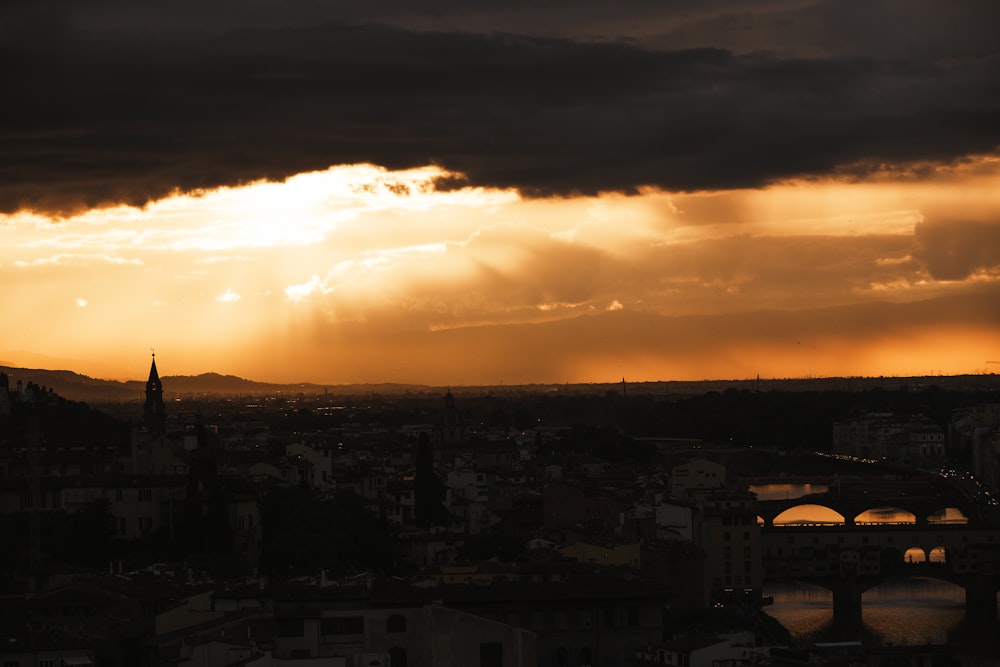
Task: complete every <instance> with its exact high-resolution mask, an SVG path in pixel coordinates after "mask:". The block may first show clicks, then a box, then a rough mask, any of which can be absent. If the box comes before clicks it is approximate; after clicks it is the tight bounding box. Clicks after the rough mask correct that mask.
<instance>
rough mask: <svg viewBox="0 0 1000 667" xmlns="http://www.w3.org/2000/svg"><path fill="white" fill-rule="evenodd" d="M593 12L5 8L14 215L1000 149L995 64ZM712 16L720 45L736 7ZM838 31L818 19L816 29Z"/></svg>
mask: <svg viewBox="0 0 1000 667" xmlns="http://www.w3.org/2000/svg"><path fill="white" fill-rule="evenodd" d="M355 4H357V3H355ZM766 4H768V6H773V7H775V8H777V9H775V11H778V10H779V9H780V10H781V11H784V12H789V11H792V10H791V9H782V8H783V7H784V5H785V4H786V3H781V2H773V3H766ZM789 4H790V3H789ZM891 4H892V3H879V6H880V7H885V6H888V5H891ZM331 6H334V5H331ZM586 6H588V7H591V8H592V9H593V10H594V11H595V12H597V10H598V9H600V10H601V11H600V12H597V13H596V14H595V13H591V14H589V15H588V14H586V13H585V12H584V13H582V14H581V13H580V12H570V9H568V8H567V9H566V10H565V12H566V13H565V15H566V16H573V17H575V18H574V20H573V21H570V22H569V23H568V24H567V31H566V33H567V35H568V36H565V37H560V38H553V37H541V36H537V35H529V34H527V33H528V30H525V31H524V34H520V35H517V34H513V33H511V32H508V33H502V34H501V33H490V32H486V31H482V30H481V29H480V28H481V27H482V24H483V23H484V22H489V21H490V20H495V19H496V17H495V16H493V15H491V14H490V10H489V8H488V6H487V5H486V4H485V3H473V4H471V5H467V6H466V8H465V9H464V10H456V13H455V14H454V15H453V16H452V15H449V13H448V11H449V10H448V8H447V7H446V6H445V5H441V9H440V10H439V11H424V12H421V13H417V12H414V11H412V10H406V9H404V8H402V5H400V4H398V3H386V5H385V7H384V9H385V16H386V18H385V21H387V22H393V23H395V25H387V24H376V23H372V22H365V21H370V20H371V17H368V16H364V15H362V14H358V13H354V14H349V13H348V11H347V9H345V8H339V7H338V8H336V9H337V12H336V16H334V13H333V12H329V13H327V14H325V15H317V14H316V12H317V11H318V10H317V9H316V5H315V4H313V3H296V2H290V3H287V5H273V4H270V3H267V2H259V3H219V4H215V3H211V4H209V8H208V9H204V8H197V9H196V6H195V5H193V4H187V3H175V4H172V5H162V6H161V5H155V7H154V6H153V5H148V4H144V3H131V4H118V3H93V4H91V3H72V4H69V5H65V4H63V3H59V2H52V3H44V2H41V3H32V4H28V3H11V4H8V5H5V6H4V8H3V9H0V25H2V26H3V27H2V28H0V56H2V60H3V62H4V63H6V64H7V67H6V69H5V75H4V76H5V103H4V104H3V105H2V107H0V210H2V211H7V212H10V211H14V210H17V209H19V208H22V207H27V208H35V209H41V210H47V211H55V212H62V213H66V212H69V211H72V210H74V209H78V208H81V207H86V206H93V205H99V204H106V203H112V202H128V203H133V204H142V203H144V202H146V201H148V200H150V199H153V198H157V197H161V196H163V195H165V194H167V193H169V192H171V191H173V190H175V189H181V190H191V189H197V188H208V187H214V186H219V185H233V184H238V183H241V182H247V181H251V180H256V179H260V178H269V179H281V178H284V177H286V176H289V175H292V174H295V173H298V172H302V171H307V170H316V169H323V168H326V167H328V166H330V165H333V164H341V163H351V162H374V163H377V164H380V165H384V166H387V167H390V168H398V167H410V166H417V165H424V164H427V163H435V164H439V165H441V166H444V167H446V168H448V169H452V170H456V171H460V172H463V173H465V174H467V176H468V178H469V180H470V181H472V182H474V183H476V184H486V185H495V186H500V187H508V186H510V187H517V188H519V189H521V190H523V191H525V192H526V193H529V194H570V193H575V192H583V193H593V192H597V191H605V190H621V191H632V190H634V189H635V188H636V187H638V186H642V185H658V186H662V187H665V188H669V189H684V190H696V189H712V188H722V187H737V186H757V185H761V184H766V183H769V182H772V181H774V180H776V179H781V178H785V177H793V176H800V175H819V174H824V173H827V172H830V171H832V170H835V169H840V170H841V171H843V170H844V169H845V168H846V169H848V170H851V169H857V170H861V171H864V170H865V169H868V168H877V167H878V166H879V165H880V164H882V163H899V162H907V161H911V160H912V161H924V160H935V161H944V162H948V161H950V160H954V159H960V158H961V157H962V156H964V155H967V154H968V153H975V152H987V151H991V150H993V149H995V147H996V146H997V145H998V144H1000V124H998V123H997V118H998V117H1000V95H998V93H1000V83H998V82H1000V55H998V54H997V53H996V52H993V53H991V52H990V50H989V49H986V48H985V47H983V48H971V47H970V48H966V49H964V50H960V51H956V50H955V49H941V50H934V49H929V50H926V51H920V52H918V53H908V54H907V57H906V58H905V59H904V58H901V57H900V56H899V55H898V53H897V52H893V53H892V54H889V55H887V54H885V53H882V52H878V51H877V50H872V51H871V53H868V52H867V51H865V50H864V49H861V50H860V51H859V50H858V49H853V50H852V55H851V56H849V57H838V56H837V55H836V54H832V53H831V54H825V55H821V56H815V57H805V56H802V55H798V54H796V53H793V52H792V51H789V52H772V53H762V52H761V53H741V52H738V51H736V50H732V49H727V48H716V45H712V44H711V43H712V40H711V39H710V38H709V35H708V34H707V33H706V34H705V37H704V43H705V44H709V45H711V48H686V49H680V50H678V49H671V48H670V47H669V43H668V44H663V43H662V39H665V38H664V37H663V35H669V34H670V30H676V29H679V28H678V27H677V22H676V21H674V20H673V18H674V17H672V16H666V15H665V14H664V15H663V17H662V19H663V25H664V30H665V32H663V33H662V34H661V35H660V38H661V42H660V43H658V45H657V47H656V48H652V47H650V46H649V45H648V43H649V40H645V42H644V40H641V39H640V40H635V41H627V40H617V41H615V40H610V41H608V40H604V41H595V40H592V39H583V38H581V37H580V36H579V35H578V34H577V33H583V32H586V31H587V29H588V28H591V27H593V26H594V23H596V22H597V19H598V18H600V17H607V16H608V15H609V13H610V12H612V10H610V9H609V7H610V6H605V5H601V4H599V3H591V4H588V5H586ZM665 6H666V5H663V3H648V2H636V3H633V4H631V5H630V7H631V8H632V9H634V10H635V11H636V12H638V13H637V14H636V16H640V17H641V16H645V15H649V16H650V17H652V16H654V15H655V12H656V11H659V12H661V13H663V12H664V11H665V10H664V9H663V7H665ZM817 6H819V7H821V8H826V7H828V6H829V5H827V4H826V3H819V5H817ZM970 6H972V7H974V8H976V11H977V12H978V11H981V14H982V16H981V17H977V15H976V14H975V13H970V12H971V10H970V12H966V14H963V15H962V17H960V18H963V17H964V20H958V19H954V20H952V21H950V22H949V23H948V25H949V26H954V24H956V22H957V25H958V27H955V28H954V30H953V35H954V38H955V39H956V40H959V39H961V37H962V34H961V33H960V29H961V28H964V27H968V26H979V25H980V23H981V22H980V21H976V20H974V19H976V18H982V20H983V21H988V20H989V19H990V17H991V16H993V15H995V14H996V12H995V11H991V10H989V9H988V7H989V6H988V5H980V4H978V3H972V4H971V5H970ZM527 7H528V5H525V6H523V7H522V6H521V5H518V6H517V8H518V9H517V11H516V12H515V13H514V14H515V16H519V17H522V18H524V17H527V16H528V15H529V14H530V11H529V9H528V8H527ZM559 7H560V6H555V5H554V6H549V7H548V9H547V10H546V11H548V12H549V14H546V15H545V16H548V17H549V19H548V20H549V21H550V22H551V23H553V24H555V22H554V19H552V18H551V17H552V16H555V15H559V11H560V9H559ZM677 7H680V8H682V9H684V10H685V11H687V12H695V11H696V9H697V3H687V2H685V3H678V5H677ZM706 7H710V8H711V9H712V10H713V11H712V12H708V11H707V10H704V9H703V10H702V11H705V16H704V17H702V18H701V20H700V22H697V21H696V22H695V23H696V25H699V26H703V29H704V30H707V28H704V26H706V25H707V26H710V25H711V21H712V20H715V19H714V18H713V17H717V16H718V12H719V11H722V12H723V15H726V11H730V10H731V3H725V2H717V3H710V4H709V5H706ZM657 8H659V9H657ZM979 8H982V9H981V10H980V9H979ZM724 10H725V11H724ZM353 11H355V12H357V11H359V10H353ZM532 11H535V10H532ZM537 11H541V10H537ZM552 12H556V14H552ZM713 12H714V13H713ZM779 14H780V12H779ZM817 15H821V12H818V10H817V9H816V7H814V6H811V5H810V6H809V13H807V14H804V15H803V16H808V17H810V20H811V23H808V26H811V27H810V28H809V29H810V30H812V31H814V32H816V31H819V28H818V27H816V26H817V25H819V24H822V21H819V19H816V16H817ZM539 16H541V15H539ZM580 16H583V18H580ZM587 16H590V17H591V19H590V22H589V23H588V20H587V19H586V17H587ZM595 16H596V17H597V18H594V17H595ZM755 16H758V15H755ZM271 17H273V19H271ZM689 18H690V17H689ZM695 18H698V17H695ZM269 19H270V20H269ZM331 19H337V21H336V22H334V21H331ZM692 20H693V19H692ZM927 20H930V18H929V17H928V18H927ZM817 21H819V24H818V23H817ZM879 21H880V25H883V24H886V23H887V21H886V20H885V19H884V18H880V19H879ZM914 21H915V19H914V18H912V17H910V18H909V19H908V22H909V23H913V22H914ZM351 22H356V23H351ZM525 24H527V21H525ZM769 25H773V22H772V23H771V24H769ZM992 25H996V23H993V24H992ZM509 27H510V29H511V30H513V29H514V28H515V27H516V26H515V25H513V24H511V25H510V26H509ZM779 27H780V26H779ZM431 28H433V29H431ZM774 29H775V30H777V29H778V28H774ZM841 29H842V28H841ZM977 29H979V30H981V28H977ZM790 30H792V28H787V29H784V33H783V34H788V33H789V31H790ZM649 31H650V33H651V34H652V33H654V32H655V30H653V29H652V28H650V29H649ZM974 32H975V31H972V33H974ZM972 33H970V34H972ZM610 36H611V37H617V36H618V35H614V34H611V35H610ZM886 37H887V38H888V37H889V36H886ZM866 39H874V38H873V37H872V36H870V35H866ZM722 41H723V43H724V42H725V40H722ZM939 41H941V40H939ZM979 41H981V40H975V39H974V40H972V42H973V43H975V44H978V43H979ZM668 42H669V40H668ZM947 43H949V44H950V43H951V41H950V40H949V41H947ZM933 44H937V42H932V45H933ZM939 53H940V54H942V55H941V56H940V57H939V56H938V54H939ZM858 165H861V166H858Z"/></svg>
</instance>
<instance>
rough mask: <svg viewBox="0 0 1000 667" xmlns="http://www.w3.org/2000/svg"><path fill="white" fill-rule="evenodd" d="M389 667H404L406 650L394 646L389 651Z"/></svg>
mask: <svg viewBox="0 0 1000 667" xmlns="http://www.w3.org/2000/svg"><path fill="white" fill-rule="evenodd" d="M389 667H406V649H405V648H403V647H401V646H396V647H394V648H391V649H389Z"/></svg>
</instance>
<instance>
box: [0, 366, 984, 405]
mask: <svg viewBox="0 0 1000 667" xmlns="http://www.w3.org/2000/svg"><path fill="white" fill-rule="evenodd" d="M0 371H4V372H6V373H7V375H8V376H9V377H10V384H11V387H12V388H13V387H14V386H16V384H17V382H18V381H19V380H20V381H22V382H24V383H27V382H34V383H36V384H38V385H41V386H44V387H51V388H52V389H53V390H55V392H56V393H57V394H59V395H60V396H62V397H64V398H68V399H70V400H74V401H82V402H86V403H95V404H101V403H122V402H133V401H142V400H143V397H144V393H143V392H144V390H145V380H129V381H126V382H119V381H116V380H98V379H94V378H91V377H88V376H86V375H81V374H79V373H75V372H73V371H68V370H47V369H39V368H17V367H13V366H3V365H0ZM160 379H161V381H162V383H163V389H164V395H165V397H166V398H168V399H171V400H173V399H192V398H198V397H209V396H214V397H223V396H276V395H284V396H296V395H298V394H305V395H317V394H331V395H336V396H346V395H354V396H363V395H371V394H378V395H399V394H423V393H441V392H444V391H446V389H445V388H440V387H431V386H428V385H406V384H392V383H372V384H341V385H318V384H309V383H300V384H274V383H266V382H255V381H253V380H247V379H245V378H240V377H237V376H234V375H221V374H219V373H202V374H200V375H174V376H161V378H160ZM928 387H938V388H940V389H948V390H952V391H1000V375H997V374H993V373H991V374H983V375H957V376H922V377H878V378H800V379H769V380H763V379H753V380H702V381H661V382H638V383H627V384H626V385H625V386H624V389H625V391H626V392H627V393H628V394H629V395H635V396H640V395H654V396H659V397H682V396H696V395H702V394H706V393H708V392H712V391H716V392H723V391H727V390H740V391H764V392H768V391H848V392H854V391H867V390H871V389H885V390H899V389H903V390H918V389H925V388H928ZM451 390H452V391H453V392H454V393H455V394H477V395H482V394H484V393H489V394H501V393H503V394H509V393H544V394H556V393H559V394H587V393H605V392H621V391H622V390H623V385H622V383H621V382H608V383H591V384H577V385H569V384H555V383H553V384H536V385H525V386H513V385H504V386H502V387H496V386H476V387H452V388H451Z"/></svg>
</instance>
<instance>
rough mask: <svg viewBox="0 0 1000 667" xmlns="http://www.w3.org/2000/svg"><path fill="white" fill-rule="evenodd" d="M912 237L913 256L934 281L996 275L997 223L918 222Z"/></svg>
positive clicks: (999, 263) (999, 256) (999, 253)
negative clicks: (988, 274) (925, 268)
mask: <svg viewBox="0 0 1000 667" xmlns="http://www.w3.org/2000/svg"><path fill="white" fill-rule="evenodd" d="M913 233H914V247H915V255H916V257H917V259H918V260H919V261H921V262H922V263H923V264H924V265H925V266H926V267H927V270H928V272H929V273H930V274H931V276H933V277H934V278H935V279H936V280H964V279H966V278H968V277H969V276H971V275H973V274H975V273H977V272H979V271H1000V221H996V220H994V221H990V222H983V221H967V220H950V221H947V222H943V221H937V222H922V223H920V224H918V225H916V226H915V227H914V230H913Z"/></svg>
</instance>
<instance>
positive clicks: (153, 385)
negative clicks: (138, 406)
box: [142, 352, 167, 433]
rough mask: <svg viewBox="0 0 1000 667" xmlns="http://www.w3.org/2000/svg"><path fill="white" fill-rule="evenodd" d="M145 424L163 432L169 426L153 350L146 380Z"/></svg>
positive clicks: (143, 420)
mask: <svg viewBox="0 0 1000 667" xmlns="http://www.w3.org/2000/svg"><path fill="white" fill-rule="evenodd" d="M142 417H143V418H142V422H143V425H144V426H145V427H146V428H147V429H149V430H150V431H154V432H156V433H163V432H164V431H165V430H166V427H167V413H166V408H165V407H164V405H163V385H162V384H161V383H160V374H159V373H158V372H157V370H156V352H153V363H152V364H151V365H150V367H149V379H148V380H146V404H145V405H144V406H143V415H142Z"/></svg>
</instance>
